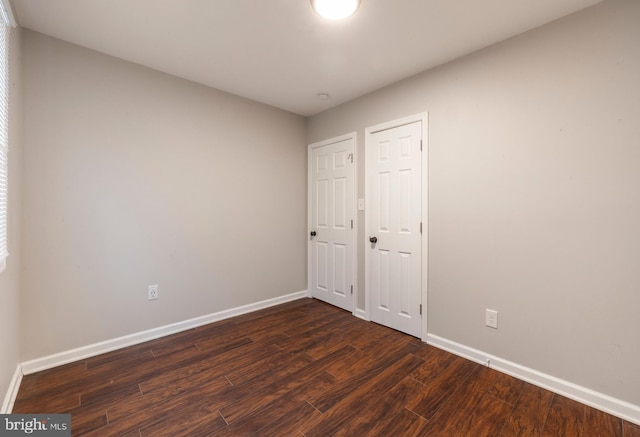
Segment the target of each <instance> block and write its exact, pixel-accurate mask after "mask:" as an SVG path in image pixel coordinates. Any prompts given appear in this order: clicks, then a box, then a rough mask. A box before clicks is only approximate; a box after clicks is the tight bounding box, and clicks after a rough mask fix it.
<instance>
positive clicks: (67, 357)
mask: <svg viewBox="0 0 640 437" xmlns="http://www.w3.org/2000/svg"><path fill="white" fill-rule="evenodd" d="M308 296H309V293H308V292H307V290H303V291H299V292H297V293H291V294H287V295H284V296H279V297H275V298H273V299H268V300H263V301H262V302H256V303H252V304H248V305H243V306H241V307H237V308H231V309H228V310H224V311H219V312H217V313H213V314H208V315H206V316H201V317H196V318H194V319H189V320H185V321H182V322H177V323H172V324H170V325H166V326H161V327H159V328H153V329H149V330H147V331H142V332H137V333H135V334H130V335H125V336H124V337H118V338H114V339H111V340H106V341H102V342H100V343H94V344H90V345H87V346H82V347H79V348H76V349H72V350H68V351H65V352H60V353H57V354H54V355H49V356H46V357H42V358H36V359H34V360H30V361H25V362H24V363H22V374H24V375H29V374H31V373H36V372H40V371H42V370H47V369H51V368H53V367H57V366H61V365H63V364H67V363H72V362H74V361H78V360H82V359H85V358H89V357H93V356H96V355H100V354H103V353H106V352H111V351H114V350H116V349H122V348H124V347H127V346H133V345H135V344H139V343H144V342H145V341H149V340H155V339H156V338H160V337H165V336H167V335H171V334H176V333H178V332H182V331H186V330H188V329H193V328H197V327H198V326H202V325H206V324H208V323H213V322H217V321H220V320H224V319H228V318H230V317H235V316H239V315H242V314H246V313H250V312H253V311H258V310H261V309H265V308H269V307H272V306H275V305H280V304H283V303H286V302H291V301H294V300H297V299H302V298H304V297H308Z"/></svg>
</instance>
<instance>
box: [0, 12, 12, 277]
mask: <svg viewBox="0 0 640 437" xmlns="http://www.w3.org/2000/svg"><path fill="white" fill-rule="evenodd" d="M3 6H4V5H3ZM2 9H3V10H2V16H3V18H4V19H3V20H0V21H1V22H0V28H1V29H0V271H2V270H3V269H4V266H5V262H6V259H7V256H8V255H9V248H8V225H7V222H8V218H7V213H8V212H7V204H8V200H9V199H8V197H9V133H8V127H9V126H8V125H9V114H8V112H9V56H8V55H9V29H10V27H9V25H10V24H9V19H8V16H7V13H6V10H5V9H4V7H3V8H2Z"/></svg>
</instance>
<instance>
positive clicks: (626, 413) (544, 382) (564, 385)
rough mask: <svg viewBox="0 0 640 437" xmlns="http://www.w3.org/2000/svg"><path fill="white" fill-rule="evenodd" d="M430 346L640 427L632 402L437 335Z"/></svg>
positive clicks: (639, 411)
mask: <svg viewBox="0 0 640 437" xmlns="http://www.w3.org/2000/svg"><path fill="white" fill-rule="evenodd" d="M427 343H428V344H430V345H432V346H435V347H437V348H439V349H443V350H446V351H447V352H451V353H453V354H455V355H459V356H461V357H463V358H466V359H468V360H471V361H474V362H476V363H479V364H482V365H487V363H488V364H489V367H491V368H492V369H495V370H497V371H499V372H502V373H506V374H507V375H511V376H514V377H516V378H518V379H521V380H523V381H526V382H529V383H531V384H533V385H536V386H538V387H542V388H544V389H547V390H549V391H552V392H554V393H557V394H559V395H562V396H565V397H567V398H570V399H573V400H575V401H578V402H581V403H583V404H586V405H589V406H591V407H593V408H596V409H598V410H602V411H604V412H606V413H609V414H613V415H614V416H617V417H620V418H622V419H624V420H627V421H629V422H632V423H635V424H637V425H640V406H638V405H633V404H631V403H629V402H626V401H622V400H620V399H616V398H613V397H611V396H608V395H605V394H602V393H598V392H596V391H594V390H591V389H589V388H586V387H582V386H579V385H577V384H574V383H572V382H569V381H565V380H563V379H560V378H556V377H555V376H551V375H547V374H545V373H542V372H539V371H537V370H534V369H530V368H528V367H525V366H522V365H520V364H516V363H513V362H511V361H508V360H505V359H503V358H500V357H496V356H494V355H491V354H487V353H485V352H482V351H479V350H477V349H473V348H471V347H468V346H465V345H463V344H460V343H456V342H454V341H451V340H447V339H446V338H442V337H439V336H437V335H433V334H427ZM487 360H489V361H487Z"/></svg>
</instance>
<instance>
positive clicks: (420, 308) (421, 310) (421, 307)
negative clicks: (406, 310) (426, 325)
mask: <svg viewBox="0 0 640 437" xmlns="http://www.w3.org/2000/svg"><path fill="white" fill-rule="evenodd" d="M420 315H422V304H420Z"/></svg>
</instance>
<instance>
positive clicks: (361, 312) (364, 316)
mask: <svg viewBox="0 0 640 437" xmlns="http://www.w3.org/2000/svg"><path fill="white" fill-rule="evenodd" d="M353 315H354V316H356V317H357V318H359V319H362V320H366V321H367V322H369V321H370V320H369V319H368V318H367V312H366V311H365V310H361V309H360V308H356V310H355V311H354V312H353Z"/></svg>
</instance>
